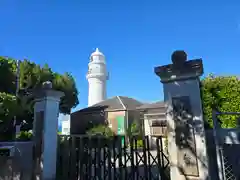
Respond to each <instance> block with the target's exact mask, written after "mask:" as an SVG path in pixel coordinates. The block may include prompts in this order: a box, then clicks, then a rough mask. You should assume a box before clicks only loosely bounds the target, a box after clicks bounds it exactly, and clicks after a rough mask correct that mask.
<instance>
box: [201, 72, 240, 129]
mask: <svg viewBox="0 0 240 180" xmlns="http://www.w3.org/2000/svg"><path fill="white" fill-rule="evenodd" d="M201 94H202V101H203V111H204V116H205V120H206V121H207V123H208V125H209V126H210V127H213V121H212V110H213V109H215V110H217V111H218V112H240V80H239V78H238V77H236V76H213V75H209V76H208V77H206V78H204V79H203V80H202V81H201ZM238 118H239V116H236V115H221V116H219V120H220V122H221V124H222V127H224V128H233V127H236V125H237V119H238Z"/></svg>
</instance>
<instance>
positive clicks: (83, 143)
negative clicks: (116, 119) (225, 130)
mask: <svg viewBox="0 0 240 180" xmlns="http://www.w3.org/2000/svg"><path fill="white" fill-rule="evenodd" d="M60 141H61V142H60V144H59V152H58V162H57V179H58V180H75V179H76V180H92V179H98V180H101V179H102V180H128V179H129V180H135V179H148V180H152V179H160V177H161V180H167V179H170V178H169V161H168V157H167V155H166V154H165V152H164V145H163V138H162V137H157V138H156V140H154V142H150V141H149V138H148V137H143V138H141V139H139V137H138V138H136V137H131V138H129V139H128V140H127V139H125V137H122V136H115V137H111V138H105V137H100V136H98V137H96V136H95V137H90V136H60ZM139 141H142V143H139ZM151 143H154V144H155V147H156V148H154V149H151Z"/></svg>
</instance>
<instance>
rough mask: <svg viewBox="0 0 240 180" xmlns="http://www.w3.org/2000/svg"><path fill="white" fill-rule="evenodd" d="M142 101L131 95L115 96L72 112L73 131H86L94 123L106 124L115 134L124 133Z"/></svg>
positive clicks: (135, 117) (136, 116) (137, 114)
mask: <svg viewBox="0 0 240 180" xmlns="http://www.w3.org/2000/svg"><path fill="white" fill-rule="evenodd" d="M141 105H142V103H141V102H139V101H137V100H135V99H133V98H129V97H125V96H115V97H112V98H110V99H107V100H105V101H102V102H100V103H97V104H95V105H93V106H91V107H88V108H85V109H82V110H80V111H77V112H74V113H72V114H71V133H72V134H81V133H85V131H84V129H85V130H88V129H89V128H91V127H92V126H94V125H98V124H106V125H108V126H109V127H110V128H111V129H112V130H113V132H114V133H115V134H117V135H124V134H125V133H126V131H127V128H128V127H129V126H130V125H131V124H132V123H133V122H134V121H135V120H136V121H139V119H140V117H139V113H138V111H136V108H137V107H139V106H141Z"/></svg>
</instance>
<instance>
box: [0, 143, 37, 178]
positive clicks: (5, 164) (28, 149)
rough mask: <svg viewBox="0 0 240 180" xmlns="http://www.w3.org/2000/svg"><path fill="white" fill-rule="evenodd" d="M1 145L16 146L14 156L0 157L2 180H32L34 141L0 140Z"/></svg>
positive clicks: (0, 175)
mask: <svg viewBox="0 0 240 180" xmlns="http://www.w3.org/2000/svg"><path fill="white" fill-rule="evenodd" d="M0 146H14V147H15V153H14V156H13V157H8V158H7V157H0V180H7V179H12V178H13V179H14V180H18V179H20V175H21V176H22V178H21V179H24V180H30V179H31V175H32V171H33V143H32V142H31V141H29V142H0Z"/></svg>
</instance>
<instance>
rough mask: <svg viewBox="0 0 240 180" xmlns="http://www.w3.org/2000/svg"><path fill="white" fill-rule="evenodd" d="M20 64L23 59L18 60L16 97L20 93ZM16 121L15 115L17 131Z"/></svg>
mask: <svg viewBox="0 0 240 180" xmlns="http://www.w3.org/2000/svg"><path fill="white" fill-rule="evenodd" d="M20 65H21V61H20V60H17V71H16V92H15V93H16V94H15V95H16V98H18V93H19V86H20V83H19V82H20ZM16 123H17V116H16V115H15V116H14V129H15V131H16Z"/></svg>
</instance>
